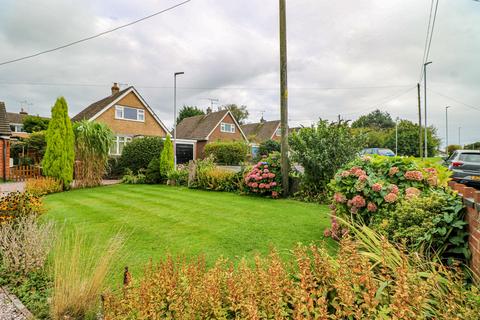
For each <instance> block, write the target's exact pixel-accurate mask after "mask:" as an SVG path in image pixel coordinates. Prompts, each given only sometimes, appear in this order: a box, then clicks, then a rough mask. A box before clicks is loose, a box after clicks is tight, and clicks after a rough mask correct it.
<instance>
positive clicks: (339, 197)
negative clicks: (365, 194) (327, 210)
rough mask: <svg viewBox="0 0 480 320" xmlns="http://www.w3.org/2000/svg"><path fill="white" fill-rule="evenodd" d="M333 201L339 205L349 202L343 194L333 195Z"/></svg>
mask: <svg viewBox="0 0 480 320" xmlns="http://www.w3.org/2000/svg"><path fill="white" fill-rule="evenodd" d="M333 200H334V201H335V202H337V203H345V202H346V201H347V197H345V196H344V195H343V194H342V193H340V192H336V193H335V194H334V195H333Z"/></svg>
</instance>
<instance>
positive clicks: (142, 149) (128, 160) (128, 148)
mask: <svg viewBox="0 0 480 320" xmlns="http://www.w3.org/2000/svg"><path fill="white" fill-rule="evenodd" d="M162 149H163V139H162V138H161V137H144V138H135V139H133V140H132V141H131V142H130V143H128V144H127V145H125V147H124V148H123V151H122V155H121V156H120V158H119V159H118V163H117V165H116V166H115V168H114V169H115V171H114V172H116V173H118V174H119V175H120V176H121V175H123V174H124V173H125V169H130V170H132V171H133V172H138V170H140V169H146V168H147V167H148V164H149V163H150V161H152V159H154V158H159V157H160V153H161V152H162Z"/></svg>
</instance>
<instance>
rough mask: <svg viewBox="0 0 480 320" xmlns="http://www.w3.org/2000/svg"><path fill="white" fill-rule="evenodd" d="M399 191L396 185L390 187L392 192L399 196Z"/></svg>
mask: <svg viewBox="0 0 480 320" xmlns="http://www.w3.org/2000/svg"><path fill="white" fill-rule="evenodd" d="M398 191H399V189H398V186H397V185H395V184H392V185H390V192H392V193H395V194H398Z"/></svg>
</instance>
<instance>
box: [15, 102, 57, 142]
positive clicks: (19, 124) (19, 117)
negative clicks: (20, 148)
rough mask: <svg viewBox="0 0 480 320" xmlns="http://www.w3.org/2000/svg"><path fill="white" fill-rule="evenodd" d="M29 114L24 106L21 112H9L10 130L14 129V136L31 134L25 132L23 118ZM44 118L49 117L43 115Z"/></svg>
mask: <svg viewBox="0 0 480 320" xmlns="http://www.w3.org/2000/svg"><path fill="white" fill-rule="evenodd" d="M28 115H29V114H28V112H27V111H25V110H24V109H23V108H22V109H21V110H20V112H18V113H16V112H7V121H8V124H9V125H10V130H11V131H12V138H27V137H28V136H29V135H30V134H29V133H27V132H25V130H24V129H23V120H24V119H25V117H27V116H28ZM41 118H42V119H49V118H46V117H41Z"/></svg>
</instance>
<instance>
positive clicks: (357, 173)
mask: <svg viewBox="0 0 480 320" xmlns="http://www.w3.org/2000/svg"><path fill="white" fill-rule="evenodd" d="M350 173H352V174H353V175H355V176H357V177H360V176H363V175H366V174H367V173H366V172H365V171H364V170H362V169H360V168H359V167H353V168H352V169H351V170H350Z"/></svg>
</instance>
